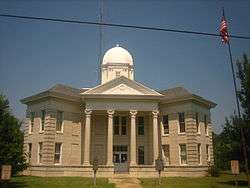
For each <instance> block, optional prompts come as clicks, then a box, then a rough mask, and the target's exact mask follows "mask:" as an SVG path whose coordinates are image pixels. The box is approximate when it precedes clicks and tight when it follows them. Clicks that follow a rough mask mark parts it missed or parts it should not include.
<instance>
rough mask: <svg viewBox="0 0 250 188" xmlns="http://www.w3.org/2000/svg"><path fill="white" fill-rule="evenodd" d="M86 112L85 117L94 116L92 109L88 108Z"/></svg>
mask: <svg viewBox="0 0 250 188" xmlns="http://www.w3.org/2000/svg"><path fill="white" fill-rule="evenodd" d="M84 112H85V115H89V116H90V115H91V114H92V110H91V109H87V108H86V109H85V110H84Z"/></svg>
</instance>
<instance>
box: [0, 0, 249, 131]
mask: <svg viewBox="0 0 250 188" xmlns="http://www.w3.org/2000/svg"><path fill="white" fill-rule="evenodd" d="M104 2H105V4H104V9H105V11H104V20H105V22H109V23H120V24H131V25H144V26H154V27H163V28H170V29H187V30H195V31H201V32H212V33H218V27H219V24H220V19H221V8H222V7H224V8H225V11H226V16H227V19H228V22H229V27H230V33H231V34H234V35H247V36H250V19H249V18H250V11H249V10H250V1H247V0H245V1H244V0H242V1H236V0H235V1H233V0H231V1H218V0H217V1H205V0H203V1H202V0H201V1H198V0H193V1H184V0H182V1H181V0H180V1H174V0H172V1H170V0H165V1H164V0H161V1H160V0H151V1H149V0H144V1H142V0H138V1H132V0H126V1H121V0H116V1H115V0H113V1H111V0H104ZM99 3H100V1H94V0H93V1H90V0H89V1H87V0H85V1H84V0H81V1H80V0H72V1H66V0H65V1H64V0H43V1H37V0H22V1H20V0H16V1H14V0H1V1H0V14H15V15H25V16H40V17H53V18H60V19H63V18H65V19H76V20H82V21H98V19H99ZM99 41H100V39H99V27H98V26H88V25H77V24H65V23H52V22H46V21H29V20H21V19H20V20H18V19H13V18H3V17H0V91H1V92H2V93H3V94H5V95H6V96H7V97H8V98H9V100H10V104H11V107H12V111H13V113H14V114H15V115H16V116H17V117H19V118H20V119H22V118H24V116H25V105H23V104H21V103H20V102H19V100H20V99H21V98H23V97H26V96H30V95H33V94H35V93H38V92H40V91H42V90H45V89H48V88H49V87H51V86H53V85H54V84H57V83H61V84H66V85H70V86H72V87H76V88H82V87H93V86H95V85H97V84H98V83H99V81H98V68H99V62H98V54H99ZM116 44H120V45H121V46H122V47H124V48H126V49H127V50H128V51H129V52H130V53H131V54H132V55H133V58H134V62H135V67H136V68H135V79H136V80H137V81H139V82H141V83H143V84H145V85H147V86H149V87H151V88H153V89H166V88H171V87H175V86H183V87H185V88H187V89H189V90H190V91H192V92H193V93H195V94H198V95H201V96H203V97H205V98H207V99H209V100H212V101H214V102H216V103H217V104H218V106H217V107H216V108H215V109H213V110H212V118H213V122H214V125H215V130H216V131H219V130H220V129H221V125H222V123H223V122H224V119H225V116H229V115H230V114H231V113H232V112H233V111H234V109H235V98H234V93H233V82H232V76H231V70H230V66H229V56H228V51H227V47H226V46H224V45H223V44H222V43H221V40H220V39H219V38H216V37H208V36H195V35H188V34H176V33H168V32H156V31H142V30H133V29H121V28H114V27H105V28H104V51H106V50H107V49H109V48H111V47H113V46H115V45H116ZM231 45H232V53H233V59H234V60H236V59H238V58H240V57H242V53H243V52H246V53H248V54H250V41H249V40H241V39H232V40H231Z"/></svg>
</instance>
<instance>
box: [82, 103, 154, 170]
mask: <svg viewBox="0 0 250 188" xmlns="http://www.w3.org/2000/svg"><path fill="white" fill-rule="evenodd" d="M85 100H86V108H85V111H84V113H85V125H84V148H83V153H84V155H83V156H84V159H83V161H84V162H83V165H91V163H92V161H93V159H94V158H96V157H97V158H98V160H99V161H100V164H102V165H106V166H110V167H114V168H115V171H116V172H121V171H126V169H127V170H129V167H133V166H138V165H153V164H154V160H155V159H156V158H157V157H158V154H159V143H158V134H159V130H158V114H159V113H158V103H157V101H155V102H152V100H151V102H149V101H147V100H145V99H144V101H141V102H138V100H137V101H133V100H132V101H131V100H128V99H119V100H115V99H113V102H110V101H109V100H108V101H107V103H109V105H108V104H105V105H101V104H103V103H104V101H103V100H100V101H98V99H95V100H91V99H89V98H88V99H85ZM93 101H95V102H93ZM107 106H112V108H106V107H107ZM103 107H104V108H103Z"/></svg>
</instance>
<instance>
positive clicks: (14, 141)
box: [0, 95, 26, 174]
mask: <svg viewBox="0 0 250 188" xmlns="http://www.w3.org/2000/svg"><path fill="white" fill-rule="evenodd" d="M20 127H21V123H20V122H19V121H18V120H17V119H16V118H15V117H14V116H13V115H12V114H11V112H10V108H9V102H8V100H7V99H6V98H5V97H4V96H3V95H0V166H1V165H3V164H9V165H11V166H12V172H13V174H16V173H17V172H19V171H22V170H23V169H25V167H26V163H25V157H24V155H23V133H22V132H21V130H20Z"/></svg>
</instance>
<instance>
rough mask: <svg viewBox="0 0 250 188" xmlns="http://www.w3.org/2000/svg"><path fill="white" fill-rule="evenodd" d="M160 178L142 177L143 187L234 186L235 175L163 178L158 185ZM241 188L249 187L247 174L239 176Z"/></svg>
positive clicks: (201, 187)
mask: <svg viewBox="0 0 250 188" xmlns="http://www.w3.org/2000/svg"><path fill="white" fill-rule="evenodd" d="M157 180H158V179H141V182H142V186H143V188H153V187H159V188H234V187H235V186H234V176H232V175H230V174H222V175H220V176H219V177H203V178H181V177H178V178H162V184H161V185H160V186H158V181H157ZM238 180H239V186H238V187H239V188H243V187H247V181H246V176H245V174H241V175H240V176H239V178H238Z"/></svg>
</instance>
